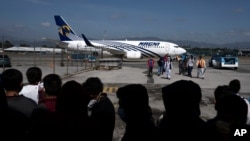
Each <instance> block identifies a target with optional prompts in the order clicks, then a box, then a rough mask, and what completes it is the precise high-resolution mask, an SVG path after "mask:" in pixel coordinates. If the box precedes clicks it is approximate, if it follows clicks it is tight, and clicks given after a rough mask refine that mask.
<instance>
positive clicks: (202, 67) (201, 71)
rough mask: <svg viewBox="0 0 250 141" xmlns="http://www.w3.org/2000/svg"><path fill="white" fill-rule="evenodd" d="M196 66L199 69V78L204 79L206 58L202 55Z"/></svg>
mask: <svg viewBox="0 0 250 141" xmlns="http://www.w3.org/2000/svg"><path fill="white" fill-rule="evenodd" d="M196 66H197V68H198V70H197V78H201V79H204V73H205V70H206V61H205V60H204V58H203V57H202V56H201V55H200V56H199V59H198V60H197V62H196Z"/></svg>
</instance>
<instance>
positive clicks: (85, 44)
mask: <svg viewBox="0 0 250 141" xmlns="http://www.w3.org/2000/svg"><path fill="white" fill-rule="evenodd" d="M54 18H55V22H56V25H57V26H58V27H59V30H58V34H59V37H60V42H57V43H58V45H59V46H60V47H63V48H66V49H74V50H86V51H90V50H92V51H100V50H101V49H102V50H103V51H108V52H109V53H111V54H114V55H124V57H126V58H128V59H139V58H143V57H162V56H164V55H166V54H168V55H170V56H177V55H181V54H183V53H186V50H185V49H183V48H181V47H179V46H178V45H177V44H174V43H171V42H165V41H128V40H88V39H87V38H86V37H85V36H84V35H83V34H82V38H81V37H79V36H78V35H77V34H76V33H75V32H74V31H73V29H72V28H71V27H70V26H69V24H67V22H66V21H65V20H64V19H63V17H62V16H59V15H55V16H54Z"/></svg>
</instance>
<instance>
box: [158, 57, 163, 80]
mask: <svg viewBox="0 0 250 141" xmlns="http://www.w3.org/2000/svg"><path fill="white" fill-rule="evenodd" d="M157 63H158V76H160V75H162V74H163V72H164V64H165V61H164V58H163V57H160V59H159V60H158V61H157Z"/></svg>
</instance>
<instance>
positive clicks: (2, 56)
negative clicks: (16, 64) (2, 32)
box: [2, 37, 5, 71]
mask: <svg viewBox="0 0 250 141" xmlns="http://www.w3.org/2000/svg"><path fill="white" fill-rule="evenodd" d="M3 42H4V37H3V38H2V51H3V56H2V57H3V71H5V66H4V46H3Z"/></svg>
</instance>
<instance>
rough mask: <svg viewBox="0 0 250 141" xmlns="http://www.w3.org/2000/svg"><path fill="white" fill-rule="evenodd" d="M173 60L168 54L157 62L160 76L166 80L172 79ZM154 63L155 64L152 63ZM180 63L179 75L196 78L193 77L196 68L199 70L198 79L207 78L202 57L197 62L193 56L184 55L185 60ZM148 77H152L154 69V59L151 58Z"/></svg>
mask: <svg viewBox="0 0 250 141" xmlns="http://www.w3.org/2000/svg"><path fill="white" fill-rule="evenodd" d="M172 60H173V59H172V58H171V56H169V55H168V54H166V55H165V56H164V57H160V58H159V60H157V65H158V71H157V75H158V76H161V75H163V76H165V78H166V79H169V80H170V79H171V71H172V69H173V63H172ZM150 62H153V63H150ZM178 63H179V74H180V75H181V74H185V73H187V76H189V77H191V78H192V77H194V76H193V75H192V72H193V68H194V66H196V68H197V75H196V76H195V77H196V78H201V79H204V78H205V71H206V61H205V59H204V58H203V57H202V56H199V58H198V59H197V60H195V59H194V56H193V55H184V57H183V58H180V59H179V60H178ZM147 65H148V76H150V77H152V75H153V68H154V59H153V58H149V59H148V62H147Z"/></svg>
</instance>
